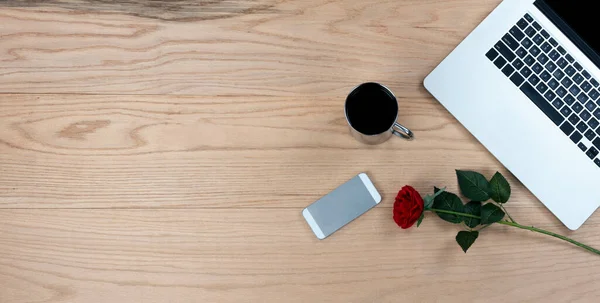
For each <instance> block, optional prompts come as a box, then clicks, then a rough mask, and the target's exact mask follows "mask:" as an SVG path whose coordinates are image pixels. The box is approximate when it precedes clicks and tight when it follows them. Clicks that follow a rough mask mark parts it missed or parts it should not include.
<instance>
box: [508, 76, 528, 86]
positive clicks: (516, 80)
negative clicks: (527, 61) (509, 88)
mask: <svg viewBox="0 0 600 303" xmlns="http://www.w3.org/2000/svg"><path fill="white" fill-rule="evenodd" d="M510 81H512V82H513V83H514V84H515V85H516V86H521V84H523V81H525V79H524V78H523V77H521V75H519V73H514V74H513V75H512V77H510Z"/></svg>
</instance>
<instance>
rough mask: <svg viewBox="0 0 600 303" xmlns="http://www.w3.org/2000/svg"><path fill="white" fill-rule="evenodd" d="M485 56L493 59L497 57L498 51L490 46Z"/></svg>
mask: <svg viewBox="0 0 600 303" xmlns="http://www.w3.org/2000/svg"><path fill="white" fill-rule="evenodd" d="M485 56H486V57H488V59H490V60H491V61H494V59H496V57H498V52H497V51H496V50H495V49H493V48H492V49H490V50H489V51H488V52H487V53H486V54H485Z"/></svg>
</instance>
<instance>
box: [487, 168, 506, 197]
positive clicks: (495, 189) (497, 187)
mask: <svg viewBox="0 0 600 303" xmlns="http://www.w3.org/2000/svg"><path fill="white" fill-rule="evenodd" d="M490 196H491V198H492V200H494V201H496V202H498V203H506V202H508V198H510V184H508V181H506V179H505V178H504V176H503V175H502V174H501V173H499V172H496V173H495V174H494V176H493V177H492V180H490Z"/></svg>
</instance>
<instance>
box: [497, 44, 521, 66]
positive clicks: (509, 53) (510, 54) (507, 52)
mask: <svg viewBox="0 0 600 303" xmlns="http://www.w3.org/2000/svg"><path fill="white" fill-rule="evenodd" d="M494 48H495V49H496V50H497V51H498V52H499V53H501V54H502V56H504V58H506V60H508V62H511V61H512V60H515V57H516V56H515V54H513V52H512V51H511V50H510V49H508V47H506V45H504V43H502V42H500V41H498V43H496V44H495V45H494Z"/></svg>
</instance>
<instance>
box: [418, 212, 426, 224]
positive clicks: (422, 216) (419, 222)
mask: <svg viewBox="0 0 600 303" xmlns="http://www.w3.org/2000/svg"><path fill="white" fill-rule="evenodd" d="M424 218H425V212H422V213H421V216H420V217H419V220H418V221H417V227H419V225H421V222H423V219H424Z"/></svg>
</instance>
